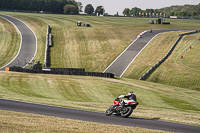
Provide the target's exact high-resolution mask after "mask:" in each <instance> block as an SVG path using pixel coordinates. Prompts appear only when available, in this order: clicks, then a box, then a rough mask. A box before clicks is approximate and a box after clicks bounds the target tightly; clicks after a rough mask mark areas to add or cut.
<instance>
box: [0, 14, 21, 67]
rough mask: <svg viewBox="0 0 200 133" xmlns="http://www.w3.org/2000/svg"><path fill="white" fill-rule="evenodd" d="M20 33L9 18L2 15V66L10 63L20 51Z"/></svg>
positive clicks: (0, 61)
mask: <svg viewBox="0 0 200 133" xmlns="http://www.w3.org/2000/svg"><path fill="white" fill-rule="evenodd" d="M19 46H20V35H19V33H18V32H17V29H16V28H15V27H14V26H13V25H12V24H11V23H10V22H8V21H7V20H5V19H3V18H1V17H0V67H3V66H4V65H6V64H8V63H9V62H10V61H11V60H12V59H13V58H14V57H15V56H16V55H17V53H18V50H19Z"/></svg>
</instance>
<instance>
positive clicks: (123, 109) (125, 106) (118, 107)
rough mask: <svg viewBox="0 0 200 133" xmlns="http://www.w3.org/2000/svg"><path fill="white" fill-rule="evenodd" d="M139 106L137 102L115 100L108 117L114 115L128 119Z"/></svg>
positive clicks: (107, 113) (107, 112)
mask: <svg viewBox="0 0 200 133" xmlns="http://www.w3.org/2000/svg"><path fill="white" fill-rule="evenodd" d="M137 105H138V102H137V101H134V100H124V99H119V98H117V99H115V100H114V104H113V105H112V106H111V107H110V108H108V109H107V110H106V115H107V116H110V115H112V114H113V115H119V116H121V117H124V118H126V117H129V116H130V115H131V114H132V112H133V110H134V109H135V108H136V107H137Z"/></svg>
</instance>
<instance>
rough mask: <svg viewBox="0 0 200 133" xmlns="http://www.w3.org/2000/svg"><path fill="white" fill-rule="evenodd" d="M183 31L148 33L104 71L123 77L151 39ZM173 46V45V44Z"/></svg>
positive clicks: (166, 30)
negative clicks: (164, 33)
mask: <svg viewBox="0 0 200 133" xmlns="http://www.w3.org/2000/svg"><path fill="white" fill-rule="evenodd" d="M170 31H181V30H178V29H159V30H153V31H152V32H151V33H150V31H146V32H145V33H144V34H143V35H142V37H141V38H138V39H136V40H135V41H134V42H133V43H131V45H130V46H129V47H128V48H127V49H125V50H124V51H123V52H122V53H121V54H120V55H119V56H118V57H117V58H116V59H115V60H114V61H113V62H112V63H111V64H110V66H108V67H107V68H106V70H104V72H105V73H114V74H115V76H118V77H121V76H122V75H123V73H124V72H125V71H126V69H127V68H128V67H129V65H130V64H131V63H132V61H133V60H134V59H135V58H136V57H137V55H138V54H139V53H140V52H141V51H142V50H143V48H144V47H145V46H146V45H147V44H148V43H149V42H150V41H151V39H152V38H153V37H154V36H156V35H157V34H159V33H162V32H170ZM172 45H173V44H172Z"/></svg>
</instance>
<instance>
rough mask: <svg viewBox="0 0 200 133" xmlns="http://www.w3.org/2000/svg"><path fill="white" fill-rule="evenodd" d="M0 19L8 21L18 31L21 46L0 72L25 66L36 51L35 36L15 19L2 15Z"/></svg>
mask: <svg viewBox="0 0 200 133" xmlns="http://www.w3.org/2000/svg"><path fill="white" fill-rule="evenodd" d="M0 17H2V18H5V19H6V20H8V21H10V22H11V23H12V24H13V25H14V26H15V27H16V28H17V29H18V31H19V32H20V35H21V46H20V50H19V52H18V54H17V56H16V57H15V58H14V59H13V60H12V61H11V62H10V63H9V64H7V65H5V66H3V67H2V68H0V70H4V69H5V67H11V66H20V67H24V66H26V64H28V63H29V62H30V61H32V59H33V58H34V56H35V53H36V50H37V39H36V36H35V34H34V33H33V32H32V30H31V29H30V28H29V27H28V26H27V25H26V24H24V23H23V22H22V21H20V20H18V19H16V18H13V17H10V16H7V15H3V14H0Z"/></svg>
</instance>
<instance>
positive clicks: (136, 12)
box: [123, 3, 200, 17]
mask: <svg viewBox="0 0 200 133" xmlns="http://www.w3.org/2000/svg"><path fill="white" fill-rule="evenodd" d="M123 14H124V16H135V17H158V16H161V15H162V16H164V17H169V16H178V17H199V16H200V3H199V4H198V5H184V6H179V5H176V6H170V7H165V8H161V9H146V10H142V9H140V8H137V7H134V8H132V9H129V8H125V9H124V11H123Z"/></svg>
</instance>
